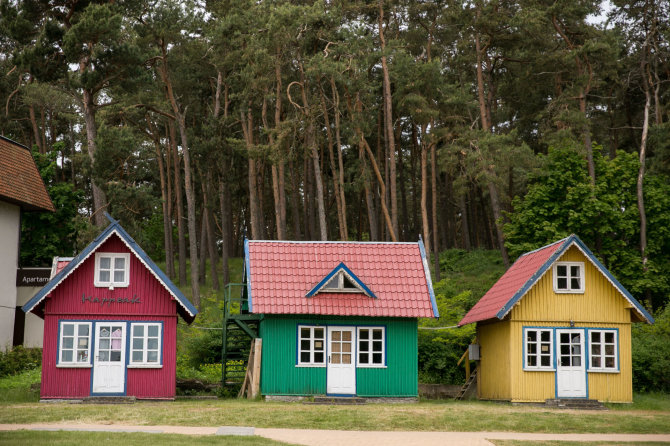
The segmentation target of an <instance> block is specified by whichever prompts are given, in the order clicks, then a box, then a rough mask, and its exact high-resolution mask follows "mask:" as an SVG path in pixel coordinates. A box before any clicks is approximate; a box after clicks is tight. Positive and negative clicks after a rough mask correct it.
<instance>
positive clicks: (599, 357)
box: [589, 330, 619, 372]
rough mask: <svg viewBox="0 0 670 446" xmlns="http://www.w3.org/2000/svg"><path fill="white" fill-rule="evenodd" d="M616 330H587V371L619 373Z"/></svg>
mask: <svg viewBox="0 0 670 446" xmlns="http://www.w3.org/2000/svg"><path fill="white" fill-rule="evenodd" d="M618 350H619V349H618V346H617V332H616V330H589V353H590V361H589V370H590V371H596V372H597V371H600V372H617V371H619V365H618V364H619V361H618Z"/></svg>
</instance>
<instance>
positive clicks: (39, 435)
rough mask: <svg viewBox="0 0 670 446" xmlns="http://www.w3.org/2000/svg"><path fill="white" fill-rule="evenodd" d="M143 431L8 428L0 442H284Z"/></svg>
mask: <svg viewBox="0 0 670 446" xmlns="http://www.w3.org/2000/svg"><path fill="white" fill-rule="evenodd" d="M157 435H158V434H145V433H116V432H70V431H68V432H65V431H57V432H49V431H13V432H12V431H10V432H3V433H2V435H0V445H2V446H5V445H26V444H49V445H52V446H58V445H72V444H77V445H81V446H88V445H91V446H97V445H111V444H123V445H124V446H133V445H138V446H145V445H147V444H155V443H160V444H161V446H177V445H183V444H184V443H185V442H186V441H188V443H189V445H191V446H198V445H208V446H209V445H211V446H237V445H240V446H281V445H287V444H288V443H282V442H279V441H274V440H268V439H265V438H262V437H230V436H211V435H208V436H196V435H189V436H188V437H184V436H183V435H177V434H160V436H159V437H157Z"/></svg>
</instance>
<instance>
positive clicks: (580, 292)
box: [554, 288, 584, 294]
mask: <svg viewBox="0 0 670 446" xmlns="http://www.w3.org/2000/svg"><path fill="white" fill-rule="evenodd" d="M554 293H556V294H584V290H557V289H556V288H554Z"/></svg>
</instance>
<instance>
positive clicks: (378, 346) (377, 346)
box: [372, 341, 382, 352]
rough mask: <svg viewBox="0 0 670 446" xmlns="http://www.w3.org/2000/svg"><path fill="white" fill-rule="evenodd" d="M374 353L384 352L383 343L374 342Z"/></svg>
mask: <svg viewBox="0 0 670 446" xmlns="http://www.w3.org/2000/svg"><path fill="white" fill-rule="evenodd" d="M372 351H374V352H380V351H382V341H373V342H372Z"/></svg>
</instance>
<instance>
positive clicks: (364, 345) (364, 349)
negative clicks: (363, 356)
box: [358, 341, 368, 352]
mask: <svg viewBox="0 0 670 446" xmlns="http://www.w3.org/2000/svg"><path fill="white" fill-rule="evenodd" d="M358 350H359V351H361V352H367V351H368V341H358Z"/></svg>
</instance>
